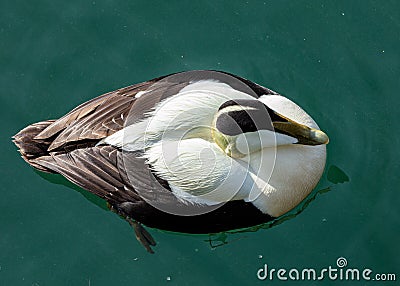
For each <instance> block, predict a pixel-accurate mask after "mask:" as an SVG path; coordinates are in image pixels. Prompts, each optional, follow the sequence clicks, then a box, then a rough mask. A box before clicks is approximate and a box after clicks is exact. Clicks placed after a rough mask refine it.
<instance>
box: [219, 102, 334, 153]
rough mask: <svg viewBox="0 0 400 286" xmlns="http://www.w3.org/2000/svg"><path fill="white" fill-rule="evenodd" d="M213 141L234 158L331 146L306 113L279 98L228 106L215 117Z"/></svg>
mask: <svg viewBox="0 0 400 286" xmlns="http://www.w3.org/2000/svg"><path fill="white" fill-rule="evenodd" d="M212 137H213V139H214V141H215V142H216V144H217V145H218V146H219V147H220V148H221V149H222V150H223V151H224V152H225V153H226V154H227V155H229V156H231V157H233V158H241V157H244V156H246V155H248V154H250V153H253V152H256V151H259V150H261V149H263V148H268V147H278V146H282V145H292V144H297V145H299V144H300V145H311V146H315V145H322V144H327V143H328V142H329V138H328V136H327V135H326V134H325V133H324V132H322V131H321V130H319V129H318V126H317V125H316V123H315V122H314V121H313V120H312V118H311V117H310V116H309V115H308V114H307V113H305V111H303V110H302V109H301V108H299V107H298V106H297V105H296V104H294V103H293V102H291V101H290V100H288V99H287V98H285V97H283V96H275V95H272V96H262V97H261V98H259V99H237V100H228V101H226V102H224V103H223V104H222V105H221V106H220V107H219V109H218V112H217V113H216V115H215V117H214V121H213V128H212Z"/></svg>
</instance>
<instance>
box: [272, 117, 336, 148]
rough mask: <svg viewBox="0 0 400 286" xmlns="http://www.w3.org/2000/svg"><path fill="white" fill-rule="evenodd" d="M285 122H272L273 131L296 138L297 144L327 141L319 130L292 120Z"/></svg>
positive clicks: (323, 142) (324, 142) (326, 136)
mask: <svg viewBox="0 0 400 286" xmlns="http://www.w3.org/2000/svg"><path fill="white" fill-rule="evenodd" d="M286 120H287V121H286V122H280V121H278V122H272V125H273V126H274V129H275V132H279V133H282V134H285V135H288V136H291V137H293V138H296V139H297V144H302V145H322V144H328V143H329V137H328V135H326V134H325V133H324V132H322V131H321V130H318V129H315V128H311V127H308V126H305V125H302V124H300V123H297V122H294V121H292V120H288V119H286Z"/></svg>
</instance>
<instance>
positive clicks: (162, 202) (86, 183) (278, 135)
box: [13, 70, 329, 253]
mask: <svg viewBox="0 0 400 286" xmlns="http://www.w3.org/2000/svg"><path fill="white" fill-rule="evenodd" d="M13 139H14V142H15V144H16V145H17V147H18V148H19V152H20V153H21V155H22V158H23V159H24V160H25V161H26V162H27V163H29V164H30V165H31V166H33V167H34V168H36V169H38V170H40V171H43V172H49V173H58V174H61V175H63V176H64V177H65V178H67V179H68V180H69V181H71V182H73V183H75V184H76V185H78V186H80V187H82V188H83V189H85V190H87V191H89V192H91V193H93V194H95V195H97V196H99V197H100V198H103V199H104V200H106V201H107V203H108V205H109V206H110V208H111V209H112V210H113V211H115V212H116V213H118V214H119V215H121V216H122V217H124V218H125V219H126V220H127V221H128V222H129V223H130V224H131V225H132V226H133V227H134V229H135V234H136V237H137V238H138V240H139V241H140V242H141V243H142V244H143V245H144V246H145V248H146V249H147V251H149V252H151V253H152V252H153V250H152V248H151V246H154V245H155V244H156V243H155V241H154V239H153V238H152V237H151V235H150V234H149V233H148V232H147V231H146V230H145V229H144V227H143V225H145V226H148V227H152V228H158V229H162V230H168V231H174V232H183V233H197V234H200V233H203V234H204V233H218V232H222V231H227V230H234V229H240V228H246V227H251V226H255V225H259V224H262V223H265V222H268V221H271V220H273V219H275V218H277V217H279V216H281V215H283V214H285V213H287V212H288V211H290V210H291V209H293V208H294V207H295V206H296V205H298V204H299V203H300V202H301V201H302V200H303V199H304V198H305V197H307V195H308V194H309V193H310V192H311V191H312V190H313V188H314V187H315V186H316V185H317V183H318V181H319V179H320V177H321V175H322V173H323V170H324V167H325V161H326V146H325V145H326V144H327V143H328V141H329V139H328V136H327V135H326V134H325V133H324V132H322V131H320V129H319V127H318V125H317V124H316V122H315V121H314V120H313V119H312V118H311V116H310V115H308V114H307V113H306V112H305V111H304V110H303V109H301V108H300V107H299V106H298V105H296V104H295V103H294V102H292V101H291V100H289V99H287V98H285V97H283V96H281V95H279V94H278V93H276V92H274V91H272V90H270V89H268V88H265V87H262V86H260V85H258V84H256V83H253V82H251V81H249V80H247V79H244V78H241V77H239V76H236V75H233V74H229V73H226V72H220V71H203V70H200V71H188V72H181V73H176V74H172V75H168V76H163V77H159V78H156V79H153V80H149V81H147V82H143V83H139V84H135V85H132V86H128V87H125V88H121V89H118V90H116V91H113V92H109V93H106V94H104V95H101V96H99V97H96V98H94V99H92V100H89V101H87V102H85V103H83V104H81V105H79V106H78V107H76V108H75V109H73V110H72V111H70V112H69V113H67V114H66V115H64V116H63V117H61V118H60V119H57V120H46V121H41V122H39V123H34V124H32V125H29V126H28V127H26V128H24V129H22V130H21V131H20V132H19V133H18V134H16V135H15V136H14V137H13Z"/></svg>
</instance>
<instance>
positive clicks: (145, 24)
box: [0, 0, 400, 286]
mask: <svg viewBox="0 0 400 286" xmlns="http://www.w3.org/2000/svg"><path fill="white" fill-rule="evenodd" d="M399 15H400V2H399V1H395V0H393V1H344V0H340V1H302V0H301V1H286V0H279V1H110V0H94V1H76V0H72V1H58V0H55V1H46V0H39V1H5V0H2V1H0V103H1V105H0V108H1V112H0V116H1V121H0V122H1V125H0V126H1V131H0V147H1V149H0V150H1V152H0V154H1V160H0V178H1V184H0V186H1V187H0V188H1V190H0V285H7V286H8V285H29V286H30V285H190V286H195V285H208V286H212V285H271V284H274V285H275V284H277V285H291V282H290V281H289V282H288V281H279V280H278V279H276V278H274V280H272V281H270V280H265V281H260V280H258V278H257V270H258V269H259V268H260V267H263V265H264V264H268V266H269V267H271V268H286V269H291V268H298V269H302V268H310V267H311V268H315V269H322V268H326V267H328V266H333V267H336V260H337V259H338V258H339V257H344V258H346V259H347V263H348V266H347V268H349V267H351V268H359V269H364V268H370V269H371V270H373V273H396V274H397V281H396V282H381V283H379V285H399V284H396V283H399V280H400V257H399V254H400V247H399V243H398V239H399V235H400V207H399V206H400V189H399V174H400V168H399V151H398V149H397V148H398V147H399V143H400V142H399V135H398V134H399V124H398V122H399V115H400V113H399V111H398V110H399V106H400V105H399V103H400V101H399V96H400V94H399V88H400V16H399ZM192 69H217V70H224V71H228V72H231V73H234V74H238V75H240V76H243V77H245V78H248V79H250V80H252V81H254V82H257V83H260V84H262V85H264V86H266V87H269V88H271V89H273V90H275V91H277V92H280V93H281V94H283V95H285V96H287V97H288V98H290V99H292V100H293V101H295V102H297V103H298V104H299V105H300V106H302V107H303V108H304V109H305V110H306V111H308V112H309V113H310V114H311V115H312V116H313V117H314V119H315V120H316V121H317V122H318V124H319V125H320V126H321V128H322V129H323V130H324V131H326V133H327V134H328V135H329V137H330V143H329V145H328V147H327V148H328V160H327V170H326V172H325V173H324V175H323V177H322V179H321V182H320V184H319V186H318V189H324V188H326V187H330V191H328V192H325V193H323V194H320V195H318V196H317V197H316V198H315V200H314V201H312V202H311V203H310V204H309V206H308V207H307V208H306V209H305V210H304V211H303V212H302V213H301V214H299V215H297V216H296V217H294V218H292V219H290V220H287V221H285V222H284V223H282V224H279V225H277V226H275V227H272V228H270V229H261V230H259V231H256V232H249V233H238V234H228V235H227V237H214V238H213V239H216V240H217V242H218V240H220V241H227V242H228V243H227V244H224V245H223V246H221V247H217V248H212V247H210V244H209V242H207V241H206V240H207V239H208V236H191V235H179V234H174V233H168V232H162V231H158V230H153V229H149V231H150V232H151V233H152V235H153V236H154V237H155V239H156V240H157V242H158V246H157V247H156V248H155V250H156V253H155V254H154V255H150V254H148V253H146V251H145V250H144V248H143V247H142V246H141V245H139V244H138V243H137V242H136V241H135V237H134V233H133V230H132V229H131V228H130V227H129V225H128V224H127V223H126V222H125V221H123V220H122V219H120V218H119V217H118V216H117V215H115V214H114V213H112V212H110V211H108V210H106V209H104V208H102V207H101V203H99V202H96V201H94V202H93V200H92V198H91V197H89V199H88V198H87V197H85V196H83V195H82V192H80V191H79V190H78V191H77V190H76V189H74V188H71V186H68V185H65V184H60V183H57V180H53V181H55V182H50V181H49V180H48V179H47V178H46V177H43V176H40V175H39V174H38V173H37V172H35V171H34V170H33V169H32V168H30V167H29V166H28V165H27V164H26V163H25V162H24V161H23V160H22V159H21V158H20V157H19V154H18V153H17V151H16V147H15V146H14V145H13V143H12V142H11V136H12V135H14V134H15V133H16V132H17V131H19V130H20V129H21V128H23V127H25V126H26V125H28V124H30V123H33V122H36V121H41V120H44V119H52V118H58V117H60V116H62V115H63V114H65V113H66V112H67V111H69V110H70V109H72V108H73V107H75V106H76V105H78V104H80V103H82V102H84V101H86V100H89V99H91V98H93V97H94V96H97V95H100V94H102V93H105V92H108V91H111V90H114V89H116V88H119V87H123V86H126V85H129V84H133V83H137V82H141V81H145V80H148V79H151V78H154V77H157V76H161V75H166V74H169V73H173V72H177V71H182V70H192ZM328 170H330V171H329V172H328ZM340 172H343V174H342V175H340V174H339V175H338V173H340ZM329 173H330V174H329ZM328 175H329V176H328ZM338 176H339V177H338ZM343 176H344V177H343ZM346 176H347V177H348V178H349V182H344V183H340V182H341V181H343V178H345V177H346ZM338 284H340V281H331V280H329V279H324V280H322V281H298V282H296V283H295V285H338ZM353 284H354V282H348V283H347V285H353ZM373 284H375V283H374V282H367V281H360V282H359V283H357V285H373Z"/></svg>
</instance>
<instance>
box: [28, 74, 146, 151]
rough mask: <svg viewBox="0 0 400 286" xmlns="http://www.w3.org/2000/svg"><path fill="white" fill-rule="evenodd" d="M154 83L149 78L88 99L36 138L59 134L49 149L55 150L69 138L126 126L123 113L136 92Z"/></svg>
mask: <svg viewBox="0 0 400 286" xmlns="http://www.w3.org/2000/svg"><path fill="white" fill-rule="evenodd" d="M153 83H154V81H148V82H144V83H140V84H136V85H132V86H128V87H125V88H121V89H118V90H116V91H114V92H109V93H106V94H103V95H101V96H99V97H96V98H94V99H92V100H89V101H87V102H85V103H83V104H81V105H79V106H78V107H76V108H75V109H73V110H72V111H71V112H69V113H67V114H66V115H64V116H63V117H61V118H60V119H58V120H56V121H55V122H54V123H53V124H51V125H50V126H48V127H47V128H45V129H44V130H43V131H42V132H40V133H39V134H38V135H37V136H36V137H35V139H36V140H46V139H49V138H51V137H53V136H56V137H55V138H54V139H53V140H52V143H51V145H50V146H49V149H48V151H54V150H56V149H57V148H59V147H61V146H64V145H66V144H67V143H70V142H74V141H80V140H85V139H102V138H104V137H106V136H108V135H111V134H113V133H114V132H116V131H118V130H120V129H121V128H122V127H123V123H124V120H123V117H124V115H125V116H126V115H127V114H128V112H129V110H130V108H131V107H132V104H133V102H134V101H135V100H136V98H135V95H136V94H137V93H138V92H139V91H144V90H146V89H147V88H148V87H149V86H151V85H152V84H153Z"/></svg>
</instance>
